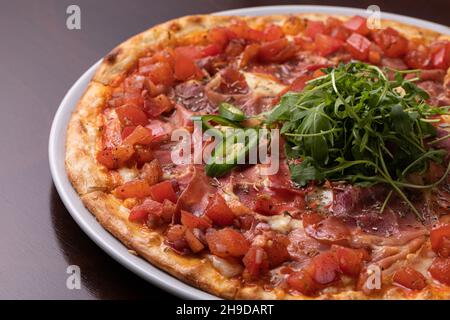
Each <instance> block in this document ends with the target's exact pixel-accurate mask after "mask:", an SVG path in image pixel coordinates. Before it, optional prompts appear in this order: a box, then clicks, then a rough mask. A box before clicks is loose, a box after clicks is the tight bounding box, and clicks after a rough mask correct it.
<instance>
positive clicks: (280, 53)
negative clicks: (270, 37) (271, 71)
mask: <svg viewBox="0 0 450 320" xmlns="http://www.w3.org/2000/svg"><path fill="white" fill-rule="evenodd" d="M296 53H297V50H296V48H295V45H294V44H292V43H291V42H289V41H288V40H287V39H286V38H283V39H278V40H274V41H271V42H266V43H263V44H262V45H261V48H260V49H259V55H258V56H259V59H260V60H261V61H262V62H277V63H280V62H285V61H287V60H289V59H291V58H293V57H294V56H295V55H296Z"/></svg>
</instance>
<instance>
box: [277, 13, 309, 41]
mask: <svg viewBox="0 0 450 320" xmlns="http://www.w3.org/2000/svg"><path fill="white" fill-rule="evenodd" d="M305 27H306V25H305V21H304V20H303V19H300V18H299V17H296V16H290V17H289V18H287V19H286V21H285V22H284V24H283V26H282V28H283V32H284V33H285V34H286V35H290V36H295V35H298V34H299V33H300V32H301V31H303V30H304V29H305Z"/></svg>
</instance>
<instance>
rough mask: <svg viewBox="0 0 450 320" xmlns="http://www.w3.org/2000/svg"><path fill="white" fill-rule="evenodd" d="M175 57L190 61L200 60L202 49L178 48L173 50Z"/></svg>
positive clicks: (194, 47)
mask: <svg viewBox="0 0 450 320" xmlns="http://www.w3.org/2000/svg"><path fill="white" fill-rule="evenodd" d="M176 55H183V56H185V57H188V58H190V59H191V60H196V59H200V58H202V57H203V55H202V49H201V48H200V47H197V46H180V47H177V48H175V57H176Z"/></svg>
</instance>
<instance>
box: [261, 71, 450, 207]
mask: <svg viewBox="0 0 450 320" xmlns="http://www.w3.org/2000/svg"><path fill="white" fill-rule="evenodd" d="M323 71H324V72H325V74H326V75H325V76H322V77H319V78H317V79H314V80H312V81H310V82H308V85H307V86H306V87H305V89H304V91H302V92H299V93H287V94H286V95H284V96H283V97H282V99H281V101H280V104H279V105H278V106H277V107H275V108H274V109H273V110H272V111H271V112H270V113H269V114H268V117H267V121H266V123H267V124H271V125H272V124H274V123H279V124H281V125H282V126H281V134H282V135H283V136H284V138H285V139H286V140H287V141H288V144H287V145H286V151H287V152H286V154H287V156H288V158H289V159H297V161H290V162H291V165H290V170H291V174H292V180H294V181H295V182H297V183H299V184H300V185H302V186H304V185H306V184H308V183H309V182H311V181H317V182H322V181H324V180H325V179H329V180H340V181H342V180H344V181H348V182H351V183H357V184H360V185H372V184H374V183H386V184H389V185H391V187H392V188H393V190H395V191H396V192H397V193H398V194H399V195H400V196H401V198H403V199H404V200H405V201H406V202H408V203H409V200H408V199H407V197H406V195H405V193H404V192H403V191H402V188H404V187H405V185H407V186H408V188H423V186H417V185H412V184H410V183H407V182H406V180H405V179H406V177H405V175H406V174H409V173H412V172H423V171H424V170H426V168H427V166H428V162H429V161H430V159H433V160H434V161H438V162H439V161H440V162H442V159H443V157H444V155H445V154H446V152H441V151H439V150H436V149H433V144H428V143H426V139H429V138H430V137H434V136H435V135H436V129H435V127H433V126H432V125H431V124H430V123H429V122H428V120H427V117H429V116H433V115H441V114H447V113H448V108H436V107H432V106H430V105H428V104H427V103H426V99H428V98H429V96H428V94H427V93H426V92H425V91H424V90H422V89H420V88H419V87H417V86H416V85H415V84H414V83H413V82H411V81H408V80H407V79H405V77H404V74H405V73H407V71H401V72H395V76H394V80H389V79H388V78H387V76H386V75H385V74H384V73H383V71H382V70H380V69H379V68H378V67H376V66H372V65H368V64H364V63H360V62H351V63H348V64H346V65H344V64H341V65H339V66H338V67H335V68H332V67H329V68H327V69H323ZM430 145H431V146H430ZM449 170H450V165H449V167H448V170H447V172H448V171H449ZM411 206H412V205H411ZM412 210H413V211H415V212H416V214H417V215H419V216H420V214H419V213H418V212H417V210H416V209H415V208H414V207H413V206H412Z"/></svg>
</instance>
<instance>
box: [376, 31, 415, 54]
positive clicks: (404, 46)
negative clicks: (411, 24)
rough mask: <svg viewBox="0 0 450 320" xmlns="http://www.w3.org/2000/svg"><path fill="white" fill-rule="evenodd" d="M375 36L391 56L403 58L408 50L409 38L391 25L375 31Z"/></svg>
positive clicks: (380, 45) (382, 48)
mask: <svg viewBox="0 0 450 320" xmlns="http://www.w3.org/2000/svg"><path fill="white" fill-rule="evenodd" d="M373 38H374V41H375V43H376V44H377V45H378V46H379V47H380V48H381V50H383V53H384V54H385V55H386V56H387V57H389V58H401V57H403V56H404V55H405V54H406V53H407V52H408V40H407V39H406V38H405V37H404V36H402V35H401V34H400V33H398V31H397V30H395V29H393V28H391V27H388V28H386V29H384V30H381V31H378V32H375V33H374V34H373Z"/></svg>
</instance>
